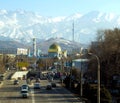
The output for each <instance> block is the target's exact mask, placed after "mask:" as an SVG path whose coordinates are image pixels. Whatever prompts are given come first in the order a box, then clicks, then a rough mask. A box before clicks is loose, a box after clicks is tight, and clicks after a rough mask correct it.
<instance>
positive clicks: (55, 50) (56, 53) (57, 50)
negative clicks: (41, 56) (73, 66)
mask: <svg viewBox="0 0 120 103" xmlns="http://www.w3.org/2000/svg"><path fill="white" fill-rule="evenodd" d="M48 55H49V57H52V58H54V57H57V58H58V59H61V58H63V57H64V58H67V50H65V51H62V49H61V47H60V46H59V45H58V44H57V43H53V44H52V45H51V46H50V47H49V49H48Z"/></svg>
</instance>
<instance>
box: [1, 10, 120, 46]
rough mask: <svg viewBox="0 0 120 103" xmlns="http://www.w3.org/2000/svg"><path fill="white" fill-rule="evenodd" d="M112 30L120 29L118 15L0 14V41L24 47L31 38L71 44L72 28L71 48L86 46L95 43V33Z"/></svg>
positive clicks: (92, 13)
mask: <svg viewBox="0 0 120 103" xmlns="http://www.w3.org/2000/svg"><path fill="white" fill-rule="evenodd" d="M73 23H74V26H73ZM115 27H120V15H118V14H114V13H103V12H99V11H91V12H88V13H86V14H81V13H76V14H73V15H70V16H59V17H44V16H41V15H40V14H38V13H34V12H29V11H25V10H16V11H7V10H0V41H15V42H18V43H23V44H24V45H28V44H29V43H32V39H33V38H36V40H37V42H38V43H40V44H44V45H45V44H47V43H45V41H49V40H50V39H51V38H60V39H61V38H64V39H63V40H64V41H65V40H66V41H69V42H70V41H71V42H73V28H74V41H75V44H76V43H78V44H79V43H81V44H89V43H90V42H91V41H93V40H95V38H96V34H97V31H98V30H101V29H113V28H115ZM53 40H54V39H53ZM41 42H43V43H41ZM62 42H63V41H62ZM67 46H68V45H67Z"/></svg>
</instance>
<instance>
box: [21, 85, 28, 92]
mask: <svg viewBox="0 0 120 103" xmlns="http://www.w3.org/2000/svg"><path fill="white" fill-rule="evenodd" d="M29 90H30V87H29V86H28V85H27V84H23V85H22V86H21V91H29Z"/></svg>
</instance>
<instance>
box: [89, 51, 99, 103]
mask: <svg viewBox="0 0 120 103" xmlns="http://www.w3.org/2000/svg"><path fill="white" fill-rule="evenodd" d="M88 54H89V55H91V56H94V57H95V58H96V59H97V65H98V66H97V103H100V60H99V57H98V56H97V55H95V54H93V53H88Z"/></svg>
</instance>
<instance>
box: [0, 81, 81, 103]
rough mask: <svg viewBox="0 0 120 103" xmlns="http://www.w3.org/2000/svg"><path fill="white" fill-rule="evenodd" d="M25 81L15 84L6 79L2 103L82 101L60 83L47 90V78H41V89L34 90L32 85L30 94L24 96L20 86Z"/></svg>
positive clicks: (76, 102) (2, 87) (0, 97)
mask: <svg viewBox="0 0 120 103" xmlns="http://www.w3.org/2000/svg"><path fill="white" fill-rule="evenodd" d="M25 82H26V81H25V80H20V84H19V85H13V81H12V80H9V79H7V80H4V83H3V85H2V86H1V88H0V103H81V102H80V100H79V99H78V98H76V97H74V95H73V94H71V93H70V92H69V91H68V90H66V89H65V88H63V87H61V86H60V85H59V84H57V87H56V88H52V90H46V85H47V84H48V81H47V80H41V89H39V90H34V89H33V85H31V86H30V88H31V89H30V96H29V97H28V98H22V97H21V95H20V86H21V85H22V84H24V83H25Z"/></svg>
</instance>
